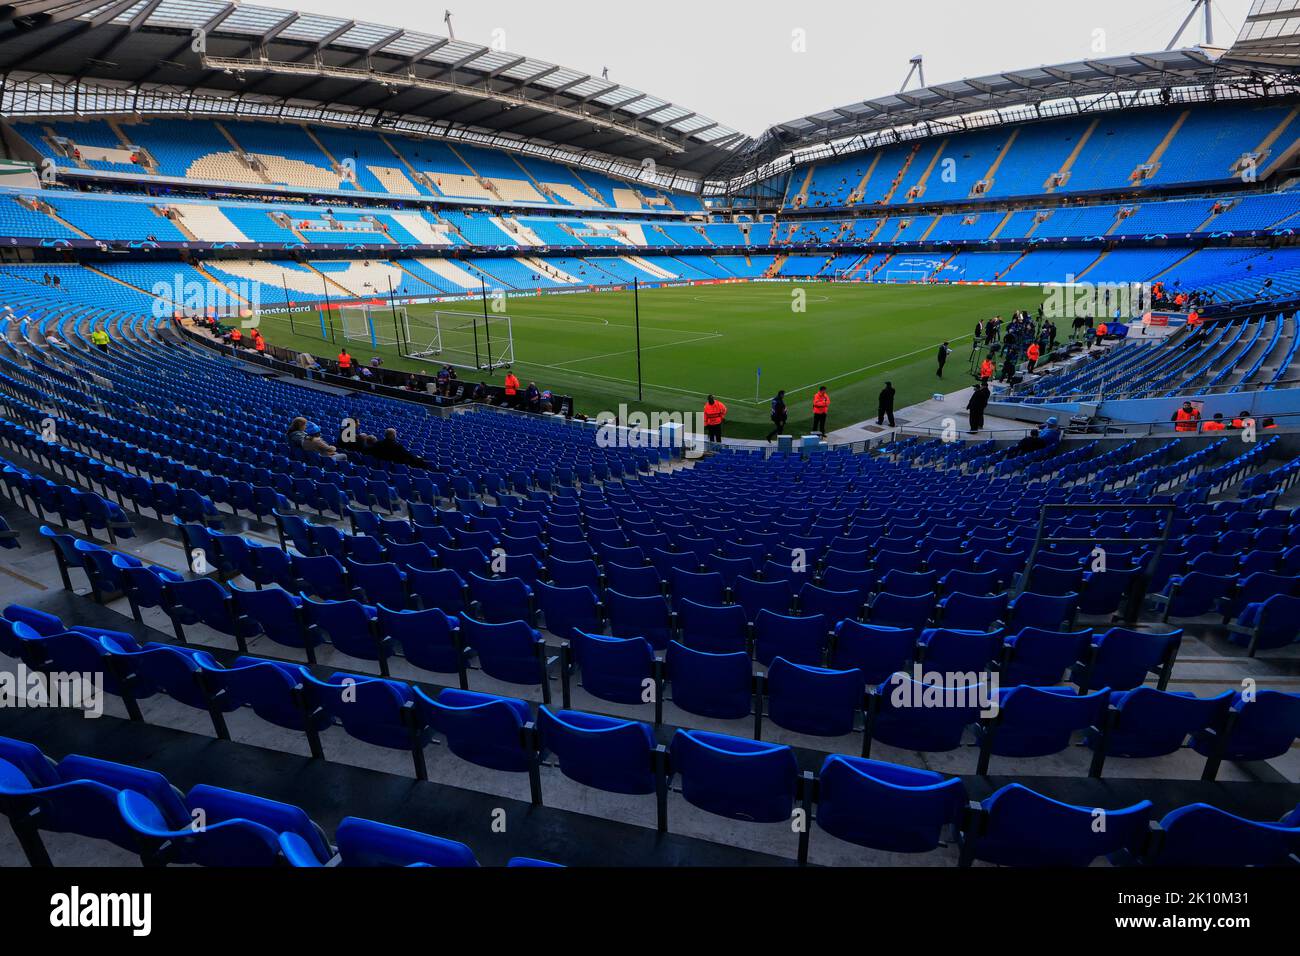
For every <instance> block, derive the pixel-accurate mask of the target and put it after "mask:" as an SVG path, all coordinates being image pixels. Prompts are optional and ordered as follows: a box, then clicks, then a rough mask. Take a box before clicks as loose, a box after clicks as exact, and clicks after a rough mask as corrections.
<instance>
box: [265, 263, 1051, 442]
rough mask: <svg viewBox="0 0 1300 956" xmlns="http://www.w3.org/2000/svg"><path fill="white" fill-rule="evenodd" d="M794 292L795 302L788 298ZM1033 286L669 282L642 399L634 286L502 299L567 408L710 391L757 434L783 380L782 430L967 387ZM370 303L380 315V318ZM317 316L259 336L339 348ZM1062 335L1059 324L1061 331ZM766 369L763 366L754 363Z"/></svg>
mask: <svg viewBox="0 0 1300 956" xmlns="http://www.w3.org/2000/svg"><path fill="white" fill-rule="evenodd" d="M800 296H802V311H799V310H798V309H797V307H798V306H799V304H800V301H799V297H800ZM1042 298H1043V293H1042V290H1041V289H1039V288H1037V287H1026V288H1012V287H1001V286H921V285H868V284H860V283H845V284H830V283H802V284H801V283H761V282H756V283H748V284H743V285H715V286H691V287H674V288H662V289H653V290H643V291H642V292H641V293H640V326H641V379H642V394H643V398H642V400H640V401H638V400H637V341H636V327H635V322H634V311H633V305H634V303H633V296H632V293H631V292H592V293H582V294H575V295H553V296H521V297H518V298H510V299H509V300H508V301H507V303H506V312H507V314H508V315H509V316H510V319H511V324H512V326H513V333H514V354H515V363H514V366H513V367H514V372H515V374H516V375H518V376H519V379H520V381H521V382H523V383H524V384H525V385H526V384H527V383H528V382H530V381H534V382H536V383H537V385H538V387H540V388H543V389H546V388H549V389H552V390H554V391H555V392H557V393H561V394H569V395H572V396H573V398H574V401H575V407H576V411H578V412H579V413H582V414H585V415H588V416H594V415H596V414H598V413H600V412H604V411H609V412H617V411H618V410H619V408H620V406H621V405H626V406H627V407H628V408H630V409H639V410H642V411H646V412H654V411H665V412H677V411H682V412H698V411H699V410H700V407H701V406H702V404H703V402H704V398H705V396H706V395H707V394H709V393H710V392H712V393H713V394H714V395H716V396H717V397H718V398H721V399H722V400H723V401H724V402H725V403H726V404H727V408H728V416H727V429H726V434H727V435H728V436H730V437H737V438H754V437H761V436H762V435H764V434H765V433H766V432H767V431H768V429H769V427H770V426H769V424H768V405H769V402H770V400H771V397H772V395H774V394H775V393H776V391H777V389H782V388H783V389H785V391H786V401H787V403H788V405H789V408H790V421H789V426H788V428H787V431H789V432H793V433H795V434H799V433H802V431H803V430H805V429H806V428H807V427H808V425H809V424H810V419H811V415H812V411H811V404H812V397H813V393H814V392H816V390H817V388H818V386H819V385H823V384H824V385H826V386H827V387H828V388H829V389H830V393H831V413H830V422H829V428H830V429H832V430H834V429H835V428H840V427H843V426H846V425H851V424H853V423H855V422H859V421H862V420H864V419H866V418H868V417H871V418H874V417H875V414H876V399H877V395H878V393H879V391H880V389H881V388H882V387H883V386H884V383H885V381H886V380H890V381H892V382H893V383H894V387H895V388H896V389H897V390H898V397H897V399H896V407H897V408H899V409H901V408H904V407H905V406H907V405H910V404H914V403H916V402H921V401H924V400H926V399H927V398H929V397H930V396H931V395H932V394H933V393H934V392H936V391H945V392H950V391H955V390H957V389H960V388H963V387H965V386H967V385H969V384H971V382H972V379H971V376H970V373H969V367H970V363H969V355H970V351H971V338H972V332H973V330H974V327H975V322H976V320H977V319H987V318H989V317H990V316H993V315H1002V316H1003V317H1004V318H1007V317H1009V316H1010V314H1011V313H1012V312H1013V311H1015V310H1016V309H1026V310H1029V311H1030V312H1034V311H1036V310H1037V308H1038V306H1039V304H1040V303H1041V302H1042ZM481 309H482V302H481V300H474V301H469V302H461V303H448V304H442V305H418V306H409V307H408V311H409V315H410V321H411V324H412V326H417V325H425V324H427V323H429V322H431V318H432V313H433V312H434V311H435V310H442V311H457V312H474V311H476V310H481ZM388 314H389V312H388V310H387V309H377V311H376V314H375V320H376V322H379V321H381V317H385V318H386V317H387V316H388ZM319 321H320V320H319V319H318V318H317V316H316V314H315V313H306V314H304V313H297V314H296V315H295V317H294V326H295V328H296V330H297V334H295V333H292V332H291V331H290V325H289V320H288V317H287V316H279V315H263V316H262V320H261V326H262V331H263V334H264V335H265V336H266V339H267V341H268V342H270V343H272V344H273V345H281V346H286V347H289V348H294V349H299V350H303V351H310V352H313V353H314V354H317V355H324V356H327V357H333V355H335V354H336V353H337V348H338V346H340V345H343V344H345V343H344V342H343V339H342V335H341V331H339V330H338V328H337V326H338V322H337V318H336V321H335V323H334V324H335V334H336V336H337V341H336V342H335V344H334V346H333V347H331V346H329V344H328V343H324V344H323V343H322V340H321V333H320V325H319ZM1061 332H1062V335H1068V334H1069V330H1068V329H1067V328H1062V329H1061ZM945 339H947V340H948V341H949V342H950V343H951V345H952V348H953V349H954V352H953V355H952V357H951V358H950V359H949V362H948V367H947V370H946V372H945V377H944V379H943V380H942V381H940V380H939V379H938V378H937V377H936V376H935V353H936V352H937V350H938V346H939V343H940V342H942V341H944V340H945ZM346 344H347V346H348V351H349V352H351V353H352V354H353V355H354V356H356V357H357V358H358V359H360V360H361V361H362V362H365V361H368V360H369V359H370V357H371V356H372V355H374V354H376V352H377V353H378V354H380V355H381V356H382V357H383V361H384V366H385V367H386V368H399V369H411V370H414V371H420V372H426V373H432V372H433V371H435V370H436V369H437V367H438V365H437V359H436V358H435V359H434V360H433V362H428V361H421V360H418V359H410V358H405V357H402V356H400V355H399V354H398V352H397V349H396V348H395V347H393V346H386V345H380V346H379V348H378V349H372V348H371V347H370V346H369V345H368V344H367V343H362V342H355V341H354V342H348V343H346ZM760 369H761V375H760V371H759V370H760ZM458 374H459V375H460V376H461V378H463V379H465V380H467V381H479V380H484V381H488V382H491V383H497V384H500V383H501V381H502V380H503V379H504V376H505V371H504V370H502V369H498V370H496V371H494V372H492V373H486V372H484V373H476V372H474V371H473V370H466V369H459V370H458Z"/></svg>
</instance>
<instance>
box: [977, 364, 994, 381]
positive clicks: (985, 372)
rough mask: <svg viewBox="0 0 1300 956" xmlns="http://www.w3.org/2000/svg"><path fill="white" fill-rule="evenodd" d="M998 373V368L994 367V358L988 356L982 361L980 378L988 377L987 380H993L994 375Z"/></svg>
mask: <svg viewBox="0 0 1300 956" xmlns="http://www.w3.org/2000/svg"><path fill="white" fill-rule="evenodd" d="M996 374H997V369H996V368H994V367H993V360H992V359H988V358H986V359H985V360H984V361H983V362H981V363H980V378H981V379H986V380H988V381H992V380H993V376H994V375H996Z"/></svg>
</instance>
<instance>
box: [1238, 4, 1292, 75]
mask: <svg viewBox="0 0 1300 956" xmlns="http://www.w3.org/2000/svg"><path fill="white" fill-rule="evenodd" d="M1227 57H1228V58H1229V59H1231V60H1233V61H1235V62H1238V63H1249V64H1254V65H1256V66H1262V67H1269V68H1273V69H1296V68H1297V67H1300V0H1255V2H1254V3H1253V4H1252V5H1251V8H1250V13H1248V14H1246V22H1245V23H1244V24H1243V25H1242V28H1241V34H1240V35H1239V36H1238V37H1237V42H1236V43H1234V44H1233V45H1232V48H1231V49H1230V50H1228V53H1227Z"/></svg>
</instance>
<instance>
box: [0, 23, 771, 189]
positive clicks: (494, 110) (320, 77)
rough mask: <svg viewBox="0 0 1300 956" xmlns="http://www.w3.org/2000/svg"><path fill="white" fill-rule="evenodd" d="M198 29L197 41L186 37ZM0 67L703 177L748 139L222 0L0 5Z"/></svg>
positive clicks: (536, 66) (465, 52)
mask: <svg viewBox="0 0 1300 956" xmlns="http://www.w3.org/2000/svg"><path fill="white" fill-rule="evenodd" d="M195 30H202V31H204V43H202V44H197V43H196V42H195V40H194V39H193V31H195ZM0 70H4V71H7V72H10V73H13V72H21V73H35V74H50V75H52V76H59V77H62V76H67V75H68V74H70V73H73V74H75V76H76V78H77V79H79V80H85V81H87V82H88V81H89V80H91V79H94V80H99V81H108V82H109V83H130V84H133V85H153V84H162V85H166V86H171V87H179V88H186V89H196V88H198V89H204V90H213V91H224V92H225V93H227V94H243V95H250V96H255V97H258V98H261V99H266V98H280V99H283V100H286V101H290V100H303V99H308V100H311V101H313V102H317V103H322V104H329V105H330V106H332V107H334V108H336V109H343V110H356V111H372V114H373V115H374V116H375V117H380V116H382V117H389V118H392V117H402V116H409V117H419V118H424V119H427V120H433V121H437V122H445V123H447V124H452V125H455V126H462V127H469V128H475V129H482V130H487V131H494V132H501V133H508V134H511V135H513V136H515V137H519V138H522V139H525V140H528V141H532V142H546V143H552V144H556V145H561V146H566V147H569V148H573V149H577V150H584V151H588V150H589V151H595V152H600V153H604V154H608V155H612V156H616V157H621V158H625V159H631V160H634V161H635V162H637V163H641V162H644V160H646V159H652V160H654V161H655V162H656V163H663V164H665V165H668V166H670V167H673V168H676V169H680V170H684V171H688V172H694V173H696V174H699V175H704V174H707V173H708V172H709V171H710V170H712V169H713V168H714V167H716V166H717V165H718V164H719V163H720V162H721V161H723V160H724V159H726V158H727V157H728V156H729V155H730V152H731V151H732V150H735V149H737V148H740V147H743V146H745V145H747V144H748V143H749V142H750V138H749V137H747V136H745V135H744V134H742V133H738V132H737V131H736V130H734V129H731V128H729V127H727V126H724V125H722V124H721V123H718V122H716V121H715V120H712V119H709V118H708V117H706V116H701V115H700V114H698V113H696V112H693V111H692V110H690V109H688V108H687V107H684V106H678V105H676V104H674V103H670V102H668V101H666V100H663V99H660V98H659V97H656V96H652V95H651V94H649V93H645V92H642V91H640V90H636V89H633V88H631V87H628V86H624V85H622V84H620V83H614V82H612V81H609V80H606V79H602V78H601V77H596V76H590V75H588V74H586V73H583V72H581V71H578V70H572V69H569V68H568V67H563V66H558V65H556V64H553V63H547V62H545V61H542V60H535V59H532V58H530V57H526V56H522V55H518V54H515V53H513V52H509V51H505V50H501V49H494V48H492V47H485V46H480V45H478V44H475V43H467V42H465V41H463V40H454V39H451V38H449V37H442V36H437V35H434V34H429V33H421V32H418V31H414V30H403V29H398V28H396V27H387V26H380V25H378V24H374V23H367V22H364V21H360V20H344V19H339V18H337V17H328V16H321V15H318V14H314V13H301V12H297V11H293V10H285V9H274V8H270V7H261V6H253V5H249V4H243V3H237V2H230V0H12V2H9V3H0Z"/></svg>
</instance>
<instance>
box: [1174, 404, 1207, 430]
mask: <svg viewBox="0 0 1300 956" xmlns="http://www.w3.org/2000/svg"><path fill="white" fill-rule="evenodd" d="M1200 419H1201V413H1200V412H1198V411H1197V410H1196V409H1194V408H1193V409H1192V410H1191V411H1190V412H1189V411H1188V410H1187V409H1185V408H1180V409H1178V412H1177V420H1176V421H1175V422H1174V431H1178V432H1194V431H1196V423H1197V422H1198V421H1200Z"/></svg>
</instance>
